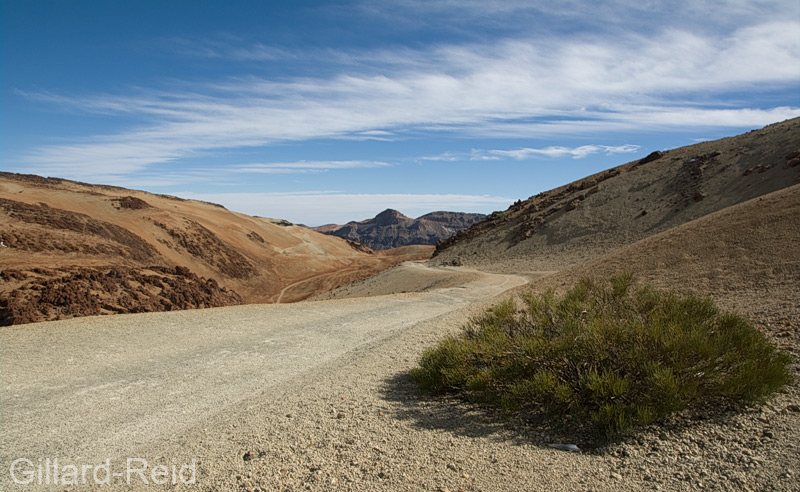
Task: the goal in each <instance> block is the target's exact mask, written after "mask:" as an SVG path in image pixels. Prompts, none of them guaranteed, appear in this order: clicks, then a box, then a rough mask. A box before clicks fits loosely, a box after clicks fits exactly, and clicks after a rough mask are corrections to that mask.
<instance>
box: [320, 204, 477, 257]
mask: <svg viewBox="0 0 800 492" xmlns="http://www.w3.org/2000/svg"><path fill="white" fill-rule="evenodd" d="M485 217H486V216H485V215H482V214H468V213H461V212H432V213H430V214H427V215H423V216H422V217H419V218H417V219H412V218H410V217H407V216H405V215H403V214H402V213H400V212H398V211H397V210H394V209H392V208H387V209H386V210H384V211H383V212H381V213H379V214H378V215H376V216H375V217H374V218H372V219H367V220H362V221H360V222H348V223H347V224H345V225H342V226H336V225H332V224H328V225H325V226H320V227H315V228H314V229H315V230H316V231H318V232H322V233H325V234H331V235H333V236H339V237H343V238H345V239H349V240H352V241H358V242H360V243H363V244H366V245H367V246H369V247H370V248H373V249H377V250H380V249H389V248H397V247H400V246H409V245H414V244H422V245H435V244H437V243H438V242H439V241H442V240H444V239H447V238H449V237H450V236H452V235H453V234H454V233H456V232H457V231H459V230H461V229H464V228H465V227H469V226H470V225H472V224H474V223H476V222H479V221H481V220H483V219H484V218H485Z"/></svg>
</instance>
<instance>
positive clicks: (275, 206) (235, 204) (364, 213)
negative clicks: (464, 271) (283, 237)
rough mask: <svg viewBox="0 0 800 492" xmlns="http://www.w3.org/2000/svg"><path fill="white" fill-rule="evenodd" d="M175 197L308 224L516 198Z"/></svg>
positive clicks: (484, 208)
mask: <svg viewBox="0 0 800 492" xmlns="http://www.w3.org/2000/svg"><path fill="white" fill-rule="evenodd" d="M175 195H177V196H180V197H183V198H190V199H195V200H204V201H209V202H213V203H219V204H222V205H224V206H225V207H226V208H228V209H230V210H234V211H237V212H243V213H246V214H249V215H257V216H261V217H274V218H282V219H286V220H289V221H291V222H295V223H305V224H306V225H312V226H316V225H322V224H330V223H336V224H344V223H346V222H349V221H351V220H360V219H367V218H370V217H374V216H375V215H377V214H378V213H379V212H381V211H383V210H385V209H386V208H394V209H396V210H399V211H401V212H402V213H403V214H405V215H407V216H409V217H419V216H421V215H424V214H426V213H429V212H433V211H437V210H449V211H454V210H457V211H466V212H477V213H490V212H492V211H494V210H501V209H505V208H506V207H508V206H509V205H510V204H511V203H513V202H514V200H515V198H510V197H502V196H491V195H459V194H441V195H439V194H347V193H335V192H314V191H310V192H298V193H294V192H292V193H193V192H178V193H175Z"/></svg>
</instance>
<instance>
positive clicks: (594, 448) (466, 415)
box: [380, 372, 760, 454]
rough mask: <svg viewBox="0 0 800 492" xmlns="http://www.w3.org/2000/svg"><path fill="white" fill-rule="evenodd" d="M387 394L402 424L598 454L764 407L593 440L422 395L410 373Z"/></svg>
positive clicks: (697, 411) (703, 414)
mask: <svg viewBox="0 0 800 492" xmlns="http://www.w3.org/2000/svg"><path fill="white" fill-rule="evenodd" d="M380 391H381V396H382V397H383V398H384V400H386V401H387V402H388V403H390V406H389V408H390V410H389V411H390V412H392V416H393V417H394V418H396V419H398V420H401V421H405V422H408V423H409V424H410V425H411V426H412V427H415V428H417V429H424V430H440V431H445V432H449V433H452V434H453V435H456V436H465V437H472V438H485V439H492V440H497V441H504V442H510V443H514V444H528V445H535V446H540V447H542V448H547V447H551V445H560V444H575V445H577V446H578V447H579V448H580V449H581V450H582V451H584V452H590V453H592V454H606V453H608V452H613V450H614V449H616V448H617V447H618V446H619V445H633V446H637V445H638V446H642V445H643V444H644V443H646V442H650V441H658V440H661V439H663V436H664V432H665V431H666V432H669V433H670V434H672V435H673V436H674V437H675V438H680V436H683V435H684V434H686V433H687V432H691V431H692V429H694V428H696V427H697V426H702V425H715V424H716V425H720V424H721V425H723V426H724V425H727V424H729V423H730V422H731V421H732V420H734V419H735V417H736V416H737V415H740V414H742V413H758V412H759V411H760V409H759V406H758V405H755V406H752V407H741V406H737V405H733V404H730V403H722V402H718V404H717V405H714V406H711V405H708V406H704V407H701V408H694V409H692V410H687V411H685V412H682V413H681V414H678V415H675V416H674V417H672V418H669V419H667V421H664V422H661V423H656V424H653V425H650V426H647V427H644V428H639V429H638V430H634V431H632V432H631V433H629V434H626V435H624V436H619V437H617V438H615V439H611V440H604V439H598V437H597V436H594V437H592V435H591V434H590V433H587V431H586V429H585V428H583V429H581V428H580V427H579V426H578V425H573V426H571V427H570V425H569V424H567V425H553V423H550V422H547V420H546V419H545V418H544V417H543V416H542V415H537V414H526V415H524V416H521V415H512V416H506V415H503V414H502V412H500V411H499V410H497V409H496V408H493V407H490V406H488V405H479V404H475V403H471V402H468V401H465V400H464V399H461V398H456V397H453V396H430V395H426V394H424V393H422V392H420V391H419V389H418V388H417V386H416V384H415V383H414V382H413V381H412V380H411V378H410V377H409V375H408V373H406V372H400V373H397V374H395V375H393V376H392V377H390V378H387V379H386V380H385V381H384V385H383V387H382V388H381V390H380Z"/></svg>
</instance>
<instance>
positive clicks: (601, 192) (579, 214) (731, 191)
mask: <svg viewBox="0 0 800 492" xmlns="http://www.w3.org/2000/svg"><path fill="white" fill-rule="evenodd" d="M797 183H800V118H795V119H792V120H788V121H785V122H782V123H776V124H774V125H769V126H767V127H765V128H763V129H761V130H756V131H752V132H749V133H746V134H744V135H739V136H736V137H730V138H724V139H721V140H716V141H710V142H703V143H699V144H696V145H691V146H688V147H681V148H678V149H674V150H667V151H663V152H653V153H652V154H650V155H648V156H647V157H645V158H643V159H641V160H638V161H634V162H630V163H627V164H624V165H621V166H619V167H616V168H613V169H609V170H606V171H603V172H600V173H597V174H595V175H592V176H589V177H587V178H584V179H582V180H579V181H576V182H574V183H570V184H568V185H566V186H562V187H560V188H556V189H553V190H550V191H547V192H544V193H540V194H538V195H536V196H533V197H531V198H529V199H527V200H525V201H519V202H517V203H515V204H514V205H512V206H511V207H509V208H508V209H507V210H505V211H503V212H495V213H493V214H491V215H490V216H489V218H488V219H487V220H485V221H483V222H480V223H478V224H475V225H473V226H472V227H470V228H469V229H465V230H462V231H460V232H458V233H456V234H455V235H454V236H453V237H451V238H450V239H448V240H446V241H443V242H442V243H440V244H439V245H438V246H437V249H436V254H435V258H434V260H433V261H434V263H438V264H474V265H479V264H483V263H493V262H496V261H497V260H513V259H524V261H525V265H526V266H527V268H533V269H540V270H560V269H562V268H564V267H567V266H570V265H575V264H578V263H581V262H583V261H586V260H589V259H592V258H595V257H597V256H599V255H600V254H603V253H606V252H608V251H611V250H614V249H616V248H618V247H620V246H624V245H626V244H630V243H633V242H635V241H637V240H640V239H642V238H645V237H649V236H652V235H654V234H656V233H658V232H661V231H665V230H667V229H670V228H672V227H675V226H678V225H680V224H684V223H687V222H689V221H691V220H694V219H697V218H699V217H702V216H705V215H707V214H710V213H712V212H715V211H718V210H722V209H724V208H726V207H730V206H732V205H735V204H738V203H742V202H744V201H747V200H750V199H752V198H756V197H759V196H762V195H764V194H766V193H770V192H773V191H776V190H780V189H783V188H786V187H788V186H791V185H794V184H797ZM507 264H513V262H511V263H508V262H507Z"/></svg>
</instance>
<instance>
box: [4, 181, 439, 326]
mask: <svg viewBox="0 0 800 492" xmlns="http://www.w3.org/2000/svg"><path fill="white" fill-rule="evenodd" d="M0 240H2V241H3V244H4V245H5V246H6V247H3V248H0V255H1V257H2V272H0V325H2V324H5V325H9V324H19V323H28V322H32V321H44V320H54V319H62V318H70V317H73V316H87V315H97V314H110V313H137V312H152V311H171V310H176V309H190V308H202V307H218V306H230V305H236V304H243V303H270V302H294V301H298V300H301V299H304V298H306V297H308V296H310V295H313V294H315V293H318V292H325V291H327V290H330V289H332V288H334V287H337V286H339V285H343V284H347V283H349V282H352V281H353V280H357V279H360V278H364V277H367V276H369V275H371V274H373V273H376V272H379V271H381V270H383V269H385V268H388V267H390V266H392V265H394V264H396V263H398V262H402V261H405V260H412V259H424V258H428V257H429V256H430V254H431V251H432V247H426V246H409V247H406V248H399V249H393V250H388V251H382V252H376V251H373V250H371V249H370V248H368V247H365V246H363V245H361V244H356V243H353V242H352V241H347V240H344V239H339V238H336V237H332V236H326V235H323V234H319V233H316V232H314V231H312V230H309V229H307V228H305V227H300V226H295V225H292V224H290V223H288V222H286V221H282V220H276V219H266V218H259V217H250V216H247V215H243V214H239V213H236V212H231V211H229V210H226V209H225V208H223V207H221V206H219V205H214V204H211V203H204V202H198V201H192V200H182V199H179V198H175V197H170V196H164V195H153V194H150V193H145V192H140V191H133V190H127V189H124V188H116V187H109V186H94V185H87V184H83V183H77V182H73V181H67V180H62V179H57V178H41V177H38V176H25V175H17V174H9V173H0Z"/></svg>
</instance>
